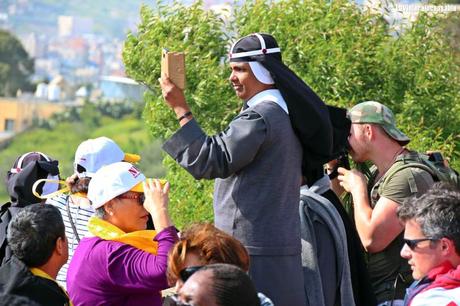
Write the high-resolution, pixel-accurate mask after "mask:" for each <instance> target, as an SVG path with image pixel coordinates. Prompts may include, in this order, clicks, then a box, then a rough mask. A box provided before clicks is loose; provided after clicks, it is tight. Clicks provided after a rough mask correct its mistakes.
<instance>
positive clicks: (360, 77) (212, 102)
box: [123, 0, 460, 224]
mask: <svg viewBox="0 0 460 306" xmlns="http://www.w3.org/2000/svg"><path fill="white" fill-rule="evenodd" d="M234 7H235V9H234V11H232V12H231V17H230V20H227V21H224V20H222V19H220V18H219V17H218V16H217V15H215V14H213V13H212V12H210V11H206V10H204V9H203V8H202V3H201V2H196V3H194V4H192V5H191V6H190V7H185V6H183V5H180V4H175V5H174V6H173V7H166V6H162V5H161V4H158V8H157V9H155V10H152V9H149V8H148V7H143V8H142V10H141V19H142V20H141V23H140V25H139V28H138V33H136V34H133V33H131V34H129V36H128V38H127V41H126V44H125V48H124V53H123V55H124V61H125V64H126V67H127V71H128V74H129V75H130V76H131V77H133V78H135V79H136V80H138V81H140V82H143V83H145V84H146V85H148V87H149V88H150V89H151V92H149V93H147V94H146V96H145V100H146V110H145V113H146V115H147V124H148V126H149V128H150V130H151V132H152V133H153V134H154V135H155V136H157V137H161V138H166V137H168V136H170V135H171V134H172V133H173V132H174V131H175V130H176V129H177V128H178V124H177V122H176V120H175V117H174V114H173V112H172V111H170V110H169V109H168V108H167V106H166V105H165V103H164V102H163V99H162V97H161V92H160V90H159V86H158V82H157V79H158V77H159V75H160V53H161V48H162V47H168V48H169V49H171V50H174V51H176V50H183V51H185V52H186V56H187V60H186V61H187V69H186V70H187V82H188V83H187V90H186V97H187V101H189V104H190V105H191V108H192V110H193V111H194V115H195V117H196V118H197V121H198V122H199V123H200V125H202V127H203V128H204V129H205V130H206V131H207V132H208V133H215V132H218V131H220V130H221V129H222V128H223V127H225V125H226V124H227V123H228V122H229V121H230V120H231V118H232V117H233V116H234V115H235V114H236V112H237V111H238V108H239V105H240V102H238V101H237V100H236V98H235V97H234V94H233V93H232V92H231V89H230V86H229V84H228V81H227V78H228V75H229V73H228V68H226V66H227V64H226V61H225V60H223V57H224V56H225V53H226V50H228V49H227V48H228V47H229V46H230V44H231V42H233V41H234V40H235V39H236V38H237V37H241V36H243V35H246V34H250V33H252V32H268V33H271V34H273V35H274V36H275V37H276V38H277V40H278V42H279V44H280V47H281V48H282V54H283V60H284V62H285V63H286V64H287V65H288V66H289V67H291V69H293V70H294V71H295V72H296V73H298V75H299V76H301V77H302V78H303V79H304V80H305V81H306V82H307V83H308V84H309V85H310V86H311V87H312V88H313V89H314V90H315V91H316V92H317V93H318V94H319V95H320V96H321V97H322V98H323V99H324V101H325V102H326V103H328V104H331V105H337V106H342V107H350V106H352V105H354V104H356V103H359V102H362V101H366V100H376V101H379V102H382V103H384V104H386V105H388V106H389V107H390V108H392V109H393V110H394V112H395V113H396V114H397V119H398V124H399V126H400V127H401V129H402V130H403V131H404V132H406V133H407V134H408V135H409V136H410V137H411V138H412V142H411V145H410V148H412V149H416V150H420V151H425V150H428V149H438V150H441V151H442V152H443V153H444V154H445V155H446V156H448V157H450V158H451V164H453V165H454V166H455V167H457V169H458V168H460V167H459V166H460V162H459V160H460V156H459V155H458V153H457V152H458V150H459V149H460V138H459V136H458V130H459V127H460V116H458V113H459V111H460V109H459V108H460V103H459V102H460V101H459V100H460V98H459V95H458V93H459V92H460V82H459V81H460V80H459V76H460V67H459V64H458V62H456V61H455V56H454V53H453V52H452V48H451V47H450V46H449V44H448V43H447V42H446V40H445V39H443V35H444V34H443V31H442V29H441V27H440V22H441V20H440V18H439V17H436V16H428V15H426V14H425V15H423V14H421V15H420V16H419V18H418V19H417V20H416V21H415V22H414V23H413V24H411V25H410V26H409V27H408V28H406V29H405V30H404V31H401V32H398V31H397V30H396V28H394V27H393V25H391V24H388V22H387V21H386V20H385V19H384V18H383V17H382V15H380V14H375V13H372V12H370V11H368V10H365V9H363V8H362V7H359V6H358V5H357V4H355V3H354V2H352V1H347V0H337V1H326V0H311V1H302V0H281V1H268V0H257V1H246V2H244V4H242V6H238V7H237V6H234ZM165 165H166V166H167V168H168V169H169V172H168V178H169V179H170V180H171V182H172V186H173V188H172V189H173V192H172V208H173V217H174V218H175V220H177V221H178V223H179V224H183V223H188V222H190V221H192V220H200V219H207V218H211V216H212V214H211V210H210V207H211V205H210V203H211V200H212V193H211V192H212V187H211V185H210V184H209V182H201V181H195V180H193V178H192V177H191V176H190V175H188V174H186V172H185V171H184V170H182V169H180V167H178V166H177V165H176V164H175V163H174V162H173V161H172V160H171V159H170V158H169V157H167V158H165Z"/></svg>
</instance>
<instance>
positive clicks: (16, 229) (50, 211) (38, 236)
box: [7, 204, 65, 267]
mask: <svg viewBox="0 0 460 306" xmlns="http://www.w3.org/2000/svg"><path fill="white" fill-rule="evenodd" d="M59 237H61V238H63V239H65V227H64V222H63V221H62V216H61V213H60V212H59V210H58V209H57V208H56V207H54V206H52V205H46V204H45V205H44V204H33V205H30V206H27V207H25V208H24V209H21V210H20V211H19V212H18V213H17V214H16V215H15V216H14V217H13V218H12V219H11V222H10V224H9V225H8V236H7V239H8V244H9V246H10V248H11V252H12V253H13V254H14V255H15V256H16V257H17V258H19V259H20V260H21V261H22V262H24V263H25V264H26V265H27V266H28V267H39V266H41V265H43V264H45V263H46V262H47V261H48V260H49V258H50V257H51V254H52V253H53V250H54V248H55V246H56V240H57V239H58V238H59Z"/></svg>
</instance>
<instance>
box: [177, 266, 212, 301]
mask: <svg viewBox="0 0 460 306" xmlns="http://www.w3.org/2000/svg"><path fill="white" fill-rule="evenodd" d="M212 283H213V273H212V271H210V270H204V271H197V272H196V273H194V274H193V275H192V276H190V278H189V279H188V280H187V281H186V282H185V283H184V285H183V286H182V288H181V289H180V290H179V292H178V297H179V300H180V301H181V302H183V303H189V304H191V305H193V306H218V305H217V302H216V298H215V296H214V293H213V292H212V288H213V284H212Z"/></svg>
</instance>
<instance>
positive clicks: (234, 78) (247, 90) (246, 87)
mask: <svg viewBox="0 0 460 306" xmlns="http://www.w3.org/2000/svg"><path fill="white" fill-rule="evenodd" d="M230 69H231V74H230V77H229V80H230V82H231V83H232V86H233V89H234V90H235V93H236V95H237V96H238V98H240V99H241V100H243V101H247V100H249V99H251V98H252V97H253V96H255V95H256V94H257V93H259V92H261V91H262V90H264V89H265V87H266V85H264V84H263V83H261V82H259V81H258V80H257V79H256V77H255V76H254V73H253V72H252V70H251V67H250V66H249V64H248V63H240V62H236V63H233V62H232V63H230Z"/></svg>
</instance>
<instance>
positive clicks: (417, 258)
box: [401, 219, 445, 280]
mask: <svg viewBox="0 0 460 306" xmlns="http://www.w3.org/2000/svg"><path fill="white" fill-rule="evenodd" d="M423 238H427V237H425V235H424V234H423V232H422V229H421V227H420V225H419V224H418V223H417V222H416V221H415V220H414V219H410V220H408V221H407V222H406V227H405V230H404V239H409V240H413V239H423ZM401 257H403V258H405V259H407V261H408V263H409V265H410V267H411V269H412V277H413V278H414V279H416V280H418V279H421V278H423V277H424V276H426V275H427V274H428V272H429V271H430V270H431V269H433V268H435V267H437V266H439V265H440V264H441V263H442V262H443V261H444V260H445V259H444V258H443V256H442V254H441V245H440V243H438V241H430V240H425V241H421V242H419V243H417V245H416V246H415V247H414V248H413V249H411V248H409V246H408V245H407V244H404V246H403V248H402V249H401Z"/></svg>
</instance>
